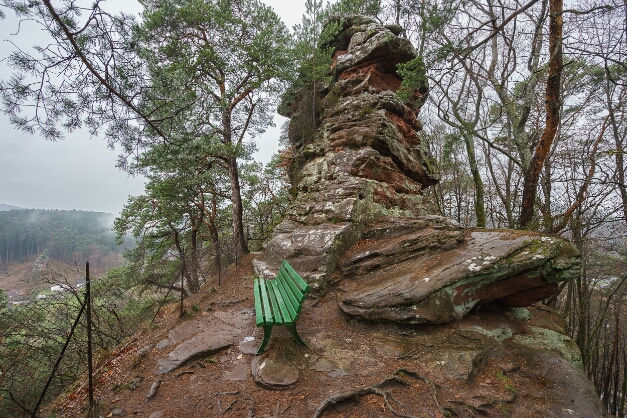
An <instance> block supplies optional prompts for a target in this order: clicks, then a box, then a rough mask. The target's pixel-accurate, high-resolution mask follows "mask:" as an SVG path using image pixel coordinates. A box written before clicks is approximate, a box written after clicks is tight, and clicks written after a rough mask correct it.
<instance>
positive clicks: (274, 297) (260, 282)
mask: <svg viewBox="0 0 627 418" xmlns="http://www.w3.org/2000/svg"><path fill="white" fill-rule="evenodd" d="M254 288H255V317H256V321H257V326H258V327H263V342H262V343H261V347H259V350H257V354H259V353H261V352H263V350H264V349H265V348H266V346H267V345H268V341H270V334H271V333H272V327H273V326H275V325H283V326H285V327H287V329H288V330H289V332H290V334H292V337H293V338H294V340H295V341H296V342H297V343H299V344H302V345H307V344H305V343H304V342H303V340H301V339H300V337H299V336H298V333H297V332H296V321H297V320H298V316H299V315H300V310H301V309H302V307H303V302H304V301H305V295H306V294H307V293H308V292H309V290H310V287H309V285H308V284H307V283H306V282H305V281H304V280H303V279H302V277H300V276H299V275H298V273H296V271H295V270H294V269H293V268H292V266H290V265H289V264H288V263H287V261H283V262H282V263H281V267H280V268H279V273H278V275H277V277H276V278H275V279H272V280H265V279H255V280H254Z"/></svg>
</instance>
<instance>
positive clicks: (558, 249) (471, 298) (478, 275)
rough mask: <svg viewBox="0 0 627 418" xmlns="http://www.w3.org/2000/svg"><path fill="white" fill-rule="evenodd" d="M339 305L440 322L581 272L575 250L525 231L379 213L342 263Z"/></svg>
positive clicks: (547, 288)
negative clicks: (465, 228)
mask: <svg viewBox="0 0 627 418" xmlns="http://www.w3.org/2000/svg"><path fill="white" fill-rule="evenodd" d="M337 266H338V270H339V273H340V276H341V277H340V278H339V280H342V286H341V288H342V290H343V292H344V293H343V295H342V297H341V300H340V302H339V305H340V307H341V308H342V310H343V311H344V312H346V313H347V314H349V315H353V316H356V317H359V318H361V319H367V320H387V321H401V322H411V323H443V322H448V321H451V320H453V319H460V318H462V317H463V316H464V315H466V314H467V313H468V312H469V311H470V310H471V309H472V308H473V307H475V306H476V305H482V304H486V303H489V302H498V303H499V304H500V305H502V306H508V307H519V306H527V305H530V304H533V303H534V302H537V301H540V300H542V299H545V298H547V297H549V296H551V295H552V294H554V293H555V292H556V290H557V283H558V282H559V281H562V280H566V279H569V278H571V277H574V276H575V275H576V274H577V273H578V272H579V259H578V252H577V250H576V249H575V248H574V247H573V246H572V245H571V244H569V243H567V242H565V241H564V240H561V239H559V238H554V237H547V236H540V235H537V236H534V235H530V234H528V233H521V232H520V231H489V230H487V231H463V230H462V228H461V227H460V226H459V225H458V224H457V223H455V222H453V221H450V220H447V219H445V218H440V217H436V216H427V217H418V218H414V219H410V218H406V219H382V220H380V221H379V222H377V223H375V224H374V225H373V227H372V228H370V229H368V230H366V231H364V233H363V240H362V241H360V242H358V243H357V244H355V245H354V246H353V247H352V248H351V249H350V250H348V251H347V252H346V253H345V254H344V255H343V256H342V258H341V259H340V260H339V262H338V263H337Z"/></svg>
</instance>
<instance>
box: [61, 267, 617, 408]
mask: <svg viewBox="0 0 627 418" xmlns="http://www.w3.org/2000/svg"><path fill="white" fill-rule="evenodd" d="M252 275H253V273H252V266H251V256H248V257H246V258H245V259H244V260H243V263H242V264H240V267H239V268H238V269H236V270H235V269H232V270H231V271H229V273H228V275H227V277H226V278H225V280H224V282H223V283H224V284H223V285H222V287H221V288H220V289H219V290H218V291H217V292H214V291H212V289H210V288H208V287H205V288H203V289H202V291H201V293H200V294H198V295H195V296H194V297H193V298H192V299H190V300H189V301H187V302H186V308H187V310H188V312H190V314H189V316H187V317H185V318H184V319H179V318H178V307H177V306H170V307H169V308H167V309H165V312H163V313H162V314H161V315H160V317H159V318H158V319H157V322H156V323H157V327H156V329H154V330H150V329H146V330H145V331H143V332H142V333H140V334H138V335H135V336H134V337H133V338H132V339H130V340H129V341H128V342H127V343H126V344H125V345H124V346H123V347H122V348H120V349H119V350H118V351H117V352H115V353H113V354H112V355H111V356H110V357H109V358H108V359H106V360H105V362H104V363H103V364H100V365H99V367H98V368H97V370H98V371H97V374H96V379H95V382H96V400H97V403H98V408H99V411H98V413H99V414H101V415H102V416H117V415H120V416H138V417H152V418H156V417H182V416H184V417H214V416H221V417H222V416H223V417H245V416H249V417H253V416H255V417H261V416H266V417H268V416H273V417H308V416H325V417H340V416H342V417H344V416H354V417H392V416H424V417H442V416H445V415H449V414H453V415H456V416H459V417H473V416H477V415H484V416H491V417H510V416H515V417H539V416H542V417H561V416H578V417H601V416H604V415H603V412H602V410H603V408H602V405H601V403H600V401H599V398H598V397H597V395H596V393H595V390H594V387H593V386H592V384H591V383H590V381H589V380H588V379H587V378H586V376H585V374H584V373H583V371H582V370H581V369H580V364H579V359H580V356H579V351H578V350H577V348H576V346H575V345H574V343H573V342H572V340H570V338H569V337H568V336H566V335H565V334H564V327H563V326H564V324H563V321H562V319H561V318H560V317H559V316H558V315H557V314H556V313H555V312H553V311H552V310H551V309H549V308H547V307H545V306H543V305H534V306H530V307H529V308H526V309H520V308H515V309H512V310H506V311H499V310H496V309H491V308H490V307H489V306H488V307H484V309H483V310H478V311H474V312H473V313H471V314H470V315H467V316H466V317H465V318H463V319H462V320H460V321H455V322H452V323H448V324H444V325H428V326H425V325H422V326H418V325H407V326H402V325H390V324H382V323H373V322H362V321H357V320H353V319H349V318H348V317H347V316H345V315H343V314H342V313H341V312H340V310H339V309H338V307H337V304H336V299H337V298H338V297H339V296H340V295H341V294H342V293H343V291H342V289H341V286H333V287H331V289H330V291H329V292H328V293H327V294H326V295H325V296H324V297H323V298H321V299H320V300H311V299H309V300H308V301H307V302H306V303H305V307H304V308H303V312H302V316H301V318H300V321H299V323H298V328H299V334H300V335H301V337H302V338H303V339H304V340H305V341H306V342H307V343H308V347H303V346H298V345H296V344H295V343H294V342H293V341H292V340H291V338H290V336H289V333H287V331H286V330H285V329H284V328H283V327H275V330H274V332H273V335H272V339H271V340H270V344H269V346H268V349H267V350H266V353H264V354H262V355H259V356H256V355H254V352H255V350H256V348H257V347H258V346H259V344H260V343H261V338H262V334H263V332H262V330H261V329H259V328H256V327H255V323H254V313H253V295H252V293H253V291H252V280H251V279H252ZM250 337H254V339H252V340H251V339H250ZM177 363H180V364H178V366H177ZM173 365H174V366H175V367H174V368H173V369H172V370H170V371H166V370H168V369H170V368H172V366H173ZM157 386H158V389H156V392H155V391H153V390H152V388H154V387H157ZM150 392H155V395H154V397H152V398H151V399H148V400H147V396H148V395H149V393H150ZM86 406H87V390H86V385H85V384H83V385H81V387H80V388H79V389H78V390H77V391H75V392H74V393H72V394H71V395H70V396H68V397H66V398H65V401H64V402H62V403H57V404H56V405H54V406H51V407H50V408H53V409H54V410H56V411H57V412H59V413H61V415H62V416H68V417H70V416H76V417H78V416H83V414H84V412H85V408H86ZM110 414H111V415H110ZM399 414H400V415H399Z"/></svg>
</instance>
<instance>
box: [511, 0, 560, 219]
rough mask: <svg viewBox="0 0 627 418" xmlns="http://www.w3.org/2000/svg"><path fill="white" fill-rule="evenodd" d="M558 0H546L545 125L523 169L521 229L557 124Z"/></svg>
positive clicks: (529, 215) (531, 207)
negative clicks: (547, 5)
mask: <svg viewBox="0 0 627 418" xmlns="http://www.w3.org/2000/svg"><path fill="white" fill-rule="evenodd" d="M563 9H564V3H563V1H562V0H550V1H549V15H550V16H549V19H550V20H549V56H550V58H549V75H548V78H547V82H546V99H545V108H546V125H545V127H544V131H543V132H542V137H541V138H540V142H539V143H538V146H537V147H536V150H535V152H534V154H533V157H532V158H531V163H530V165H529V168H528V170H527V172H526V173H525V176H524V177H525V181H524V186H523V195H522V204H521V211H520V218H519V221H518V224H519V226H520V228H522V229H524V228H527V227H528V226H529V224H530V223H531V221H532V220H533V215H534V212H535V210H534V208H535V201H536V194H537V189H538V180H539V178H540V172H541V171H542V167H543V165H544V162H545V160H546V159H547V158H548V155H549V153H550V151H551V144H552V143H553V140H554V139H555V135H556V134H557V130H558V127H559V124H560V106H561V95H560V90H561V78H562V68H563V59H562V24H563V19H562V12H563Z"/></svg>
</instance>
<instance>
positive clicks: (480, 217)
mask: <svg viewBox="0 0 627 418" xmlns="http://www.w3.org/2000/svg"><path fill="white" fill-rule="evenodd" d="M462 135H463V137H464V142H465V143H466V152H467V153H468V162H469V164H470V172H471V173H472V180H473V182H474V183H475V216H476V217H477V226H478V227H479V228H485V188H484V186H483V180H482V179H481V173H480V172H479V167H478V166H477V157H476V154H475V142H474V139H473V137H472V135H470V134H468V133H467V132H463V133H462Z"/></svg>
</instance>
